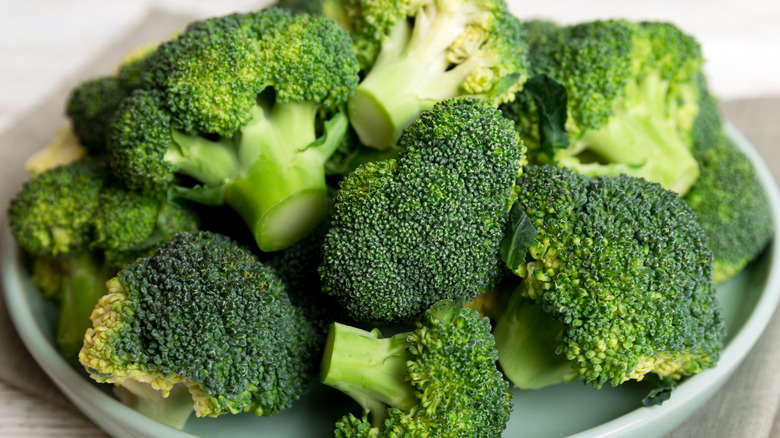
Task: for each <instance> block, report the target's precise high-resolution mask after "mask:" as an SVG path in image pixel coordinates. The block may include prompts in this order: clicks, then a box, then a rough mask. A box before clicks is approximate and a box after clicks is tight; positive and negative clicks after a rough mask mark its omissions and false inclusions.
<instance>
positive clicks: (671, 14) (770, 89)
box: [0, 0, 780, 437]
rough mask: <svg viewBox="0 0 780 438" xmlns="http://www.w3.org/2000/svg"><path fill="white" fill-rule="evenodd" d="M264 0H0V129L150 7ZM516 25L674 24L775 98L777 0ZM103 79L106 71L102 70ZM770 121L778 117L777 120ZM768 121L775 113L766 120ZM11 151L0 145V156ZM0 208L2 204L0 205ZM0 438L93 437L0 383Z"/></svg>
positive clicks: (590, 13)
mask: <svg viewBox="0 0 780 438" xmlns="http://www.w3.org/2000/svg"><path fill="white" fill-rule="evenodd" d="M269 3H270V1H268V0H219V1H217V0H209V1H198V2H196V1H192V0H111V1H105V0H23V1H22V0H0V132H2V131H3V130H5V129H6V128H8V127H10V126H12V125H13V124H14V122H15V120H17V118H19V116H20V115H22V114H24V113H25V112H26V111H29V110H31V109H32V108H33V107H34V106H35V105H36V104H37V103H39V102H40V101H41V99H44V98H45V97H46V96H48V95H50V94H51V93H52V92H53V91H54V90H57V89H58V88H59V87H60V86H61V85H60V84H62V83H63V82H66V81H67V80H68V78H69V77H72V76H73V75H75V74H76V73H77V72H78V71H79V70H81V69H82V68H83V67H84V65H86V64H87V63H89V62H91V61H94V59H95V57H96V56H98V54H99V53H101V49H103V48H104V47H105V46H107V45H108V44H110V43H112V42H114V41H117V40H120V39H122V38H123V37H124V36H126V35H127V32H129V31H130V30H131V29H133V28H134V27H135V26H136V25H137V24H138V23H139V21H140V20H143V19H144V17H146V16H147V15H148V14H149V12H150V11H152V10H155V9H156V10H163V11H167V12H172V13H175V14H178V15H185V16H191V17H193V18H198V17H206V16H211V15H220V14H225V13H229V12H234V11H245V10H251V9H255V8H259V7H262V6H265V5H267V4H269ZM508 3H509V5H510V9H511V10H512V11H513V12H514V13H515V14H516V15H518V16H519V17H521V18H547V19H552V20H554V21H557V22H560V23H564V24H566V23H574V22H578V21H585V20H592V19H597V18H609V17H622V18H628V19H632V20H663V21H671V22H674V23H676V24H677V25H678V26H680V27H681V28H682V29H684V30H686V31H687V32H689V33H690V34H692V35H694V36H695V37H696V38H697V39H698V40H699V41H700V43H701V45H702V47H703V51H704V55H705V57H706V58H707V60H708V62H707V64H706V67H705V68H706V72H707V74H708V76H709V79H710V86H711V88H712V90H713V91H714V93H715V94H716V95H718V96H719V97H720V98H721V100H722V101H731V102H733V101H736V100H743V99H752V98H770V97H780V1H777V0H709V1H704V0H654V1H650V0H642V1H639V0H590V1H588V2H584V1H582V0H547V1H543V2H539V1H537V2H531V1H521V0H508ZM106 73H107V72H106ZM778 115H780V114H778ZM772 117H775V118H778V117H777V116H772ZM11 148H13V145H9V144H0V158H1V157H2V156H3V152H4V151H8V150H10V149H11ZM0 208H4V207H0ZM0 424H2V427H0V436H74V437H75V436H80V437H83V436H103V434H102V432H100V431H99V430H97V429H96V428H94V426H92V425H91V423H89V422H88V421H87V420H86V419H84V418H83V417H82V416H81V415H80V414H78V413H76V412H74V411H72V410H70V409H67V408H63V407H61V406H58V405H55V404H52V403H47V402H46V401H44V400H40V399H39V398H38V397H33V396H29V395H26V394H25V393H24V392H22V391H18V390H17V389H14V388H12V387H11V386H8V385H6V384H5V383H2V382H0Z"/></svg>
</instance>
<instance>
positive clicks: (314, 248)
mask: <svg viewBox="0 0 780 438" xmlns="http://www.w3.org/2000/svg"><path fill="white" fill-rule="evenodd" d="M328 192H329V193H328V199H329V201H330V204H331V207H330V210H332V204H333V201H334V200H335V197H336V189H334V188H332V187H328ZM329 229H330V219H329V218H327V219H326V220H324V221H322V222H321V223H320V225H318V226H317V228H315V229H314V231H312V232H311V234H309V235H308V236H306V238H304V239H303V240H301V241H300V242H297V243H296V244H294V245H292V246H290V247H289V248H285V249H284V250H282V251H277V252H274V253H270V254H269V257H268V258H267V259H266V260H262V259H261V260H262V261H263V263H265V264H266V265H268V266H270V267H271V268H273V269H274V272H275V273H276V274H277V275H278V276H279V278H280V279H281V280H282V282H283V283H284V285H285V287H286V288H287V294H288V295H289V296H290V301H291V302H292V304H293V305H294V306H296V307H298V308H299V309H301V310H302V311H303V312H304V314H305V315H306V317H307V318H308V319H309V321H311V323H312V324H313V325H314V326H315V327H316V329H317V332H318V333H319V334H320V335H321V336H320V342H317V344H318V348H321V347H322V346H323V345H324V344H325V338H326V336H327V334H328V330H329V328H330V324H331V323H333V322H335V321H338V322H342V323H352V322H353V321H352V320H351V319H350V318H348V317H347V316H346V315H345V313H344V311H343V309H341V307H340V306H339V305H338V303H337V302H336V301H335V300H333V298H332V297H331V296H329V295H327V294H326V293H324V292H323V290H322V281H321V280H320V276H319V273H318V271H317V270H318V268H319V266H320V264H321V263H322V244H323V242H324V240H325V235H326V234H327V233H328V230H329ZM318 351H319V350H318Z"/></svg>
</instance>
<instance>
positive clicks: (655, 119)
mask: <svg viewBox="0 0 780 438" xmlns="http://www.w3.org/2000/svg"><path fill="white" fill-rule="evenodd" d="M669 85H670V84H669V81H664V80H662V79H661V77H660V76H659V75H658V73H657V72H653V73H649V74H647V75H646V76H645V77H644V78H642V79H641V80H639V81H631V82H629V83H627V84H626V86H625V89H624V92H625V95H624V97H623V98H622V99H621V100H620V101H619V104H616V105H615V109H614V114H613V115H612V117H610V118H609V119H608V121H607V123H606V125H604V126H602V127H601V128H599V129H595V130H589V131H586V132H585V133H584V135H583V136H582V138H580V139H579V140H578V141H575V142H574V143H573V144H572V147H571V148H569V149H568V150H567V151H566V152H565V153H561V154H559V155H558V163H559V164H561V165H562V166H564V167H569V168H571V169H574V170H576V171H578V172H580V173H582V174H585V175H611V176H617V175H620V174H628V175H633V176H636V177H641V178H645V179H648V180H652V181H656V182H659V183H661V185H663V186H664V187H665V188H667V189H669V190H672V191H674V192H677V193H685V192H686V191H687V190H688V189H689V188H690V187H691V185H692V184H693V183H694V181H696V178H697V177H698V175H699V165H698V163H697V162H696V160H695V159H694V157H693V155H692V154H691V152H690V146H691V145H690V144H689V143H686V141H684V137H683V136H681V135H680V133H679V129H680V127H679V126H677V123H676V120H675V119H674V118H672V117H670V114H669V109H668V103H667V102H666V101H665V100H666V96H667V95H668V94H669V90H668V88H669ZM583 152H587V153H590V154H595V156H596V157H598V158H597V159H598V162H595V163H593V162H587V161H583V160H582V159H581V158H580V154H582V153H583ZM605 162H606V163H610V164H609V165H604V163H605Z"/></svg>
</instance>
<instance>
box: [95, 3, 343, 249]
mask: <svg viewBox="0 0 780 438" xmlns="http://www.w3.org/2000/svg"><path fill="white" fill-rule="evenodd" d="M144 65H145V71H144V73H143V75H142V78H141V80H140V81H141V83H142V84H143V86H142V88H141V89H139V90H136V91H135V92H134V93H133V94H132V95H131V96H130V97H128V98H127V99H125V101H123V104H122V106H121V107H120V109H119V111H118V113H117V115H116V118H115V120H114V122H113V124H112V126H111V133H110V136H109V140H110V144H111V147H112V150H113V153H112V168H113V170H114V172H115V173H116V174H117V175H119V177H120V178H121V180H122V181H123V182H124V183H125V184H127V185H128V186H130V187H132V188H137V189H142V190H147V191H148V190H154V189H155V187H159V186H160V185H164V184H169V183H171V182H173V181H174V180H176V181H177V185H179V186H180V188H181V189H182V190H183V192H184V193H186V195H185V196H186V197H188V198H189V199H193V200H196V201H198V202H203V203H210V204H220V203H225V204H227V205H229V206H230V207H232V208H233V209H234V210H236V211H237V212H238V213H239V214H240V215H241V217H242V218H243V219H244V221H245V222H246V223H247V224H248V225H249V228H250V229H251V230H252V232H253V234H254V235H255V238H256V240H257V243H258V246H259V247H260V248H261V249H262V250H264V251H273V250H278V249H282V248H284V247H287V246H289V245H291V244H292V243H295V242H296V241H298V240H300V239H301V238H303V237H304V236H305V235H306V234H307V233H308V232H310V231H311V230H312V229H313V228H314V227H316V225H317V224H318V223H319V222H320V221H321V220H322V219H323V218H324V217H325V215H326V214H327V189H326V186H325V170H324V164H325V162H326V161H327V159H328V158H329V157H330V155H331V154H333V152H334V151H335V150H336V148H337V147H338V145H339V144H340V142H341V139H342V137H343V135H344V133H345V131H346V128H347V125H348V123H347V120H346V116H345V114H344V113H343V112H342V111H341V110H340V108H341V107H342V106H343V105H344V103H345V102H346V101H347V98H348V97H349V96H350V95H351V94H352V92H353V91H354V88H355V86H356V84H357V80H358V76H357V61H356V60H355V57H354V54H353V53H352V50H351V46H350V40H349V36H348V34H347V33H346V32H345V31H344V30H342V29H341V28H340V27H339V26H338V25H337V24H336V23H335V22H333V21H332V20H330V19H328V18H325V17H313V16H310V15H307V14H292V13H291V12H288V11H285V10H282V9H278V8H270V9H266V10H263V11H260V12H255V13H247V14H233V15H228V16H224V17H215V18H211V19H207V20H204V21H200V22H196V23H193V24H191V25H190V26H189V27H188V28H187V29H186V30H185V31H184V32H183V33H182V34H180V35H179V36H178V37H177V38H176V39H173V40H171V41H168V42H165V43H163V44H162V45H160V47H158V48H157V49H156V50H155V51H154V52H153V53H152V54H150V55H149V56H148V57H147V58H146V61H145V63H144ZM182 177H183V178H184V179H185V180H186V178H189V179H190V180H194V184H195V187H193V185H192V184H186V183H185V182H181V183H180V180H181V179H182Z"/></svg>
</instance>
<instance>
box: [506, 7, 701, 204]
mask: <svg viewBox="0 0 780 438" xmlns="http://www.w3.org/2000/svg"><path fill="white" fill-rule="evenodd" d="M537 31H538V29H537ZM541 32H542V34H537V35H536V37H534V38H533V39H532V40H531V41H530V44H531V46H530V48H529V58H530V63H531V66H532V71H531V73H530V75H529V76H530V77H534V76H536V75H544V76H547V77H548V78H549V79H551V80H553V81H554V82H556V83H557V84H559V85H560V86H561V87H563V88H564V89H565V94H563V95H561V94H553V96H554V97H556V98H557V100H556V101H555V102H546V104H545V105H543V106H540V105H539V102H535V101H534V99H532V98H531V97H530V96H527V95H526V96H522V95H523V94H525V93H526V91H522V92H521V93H520V95H519V96H518V97H517V99H515V103H511V104H508V105H507V106H506V107H505V109H506V113H507V116H508V117H511V118H512V119H513V120H515V122H516V124H517V129H518V130H519V132H520V133H521V135H522V136H523V140H524V141H525V142H526V143H527V145H528V148H529V151H530V152H529V161H531V162H532V163H536V164H545V163H547V164H556V165H560V166H564V167H569V168H572V169H574V170H576V171H578V172H580V173H583V174H586V175H589V176H599V175H613V176H614V175H619V174H627V175H631V176H637V177H642V178H645V179H647V180H650V181H654V182H658V183H660V184H661V185H663V186H664V187H665V188H667V189H669V190H673V191H676V192H678V193H685V192H686V191H687V190H688V189H689V188H690V186H691V185H692V184H693V182H694V181H695V180H696V177H697V176H698V164H697V162H696V160H695V158H694V157H693V155H692V154H691V147H692V143H693V134H692V130H693V121H694V119H695V118H696V114H697V113H698V100H699V94H698V86H697V80H696V78H697V76H698V72H699V70H700V69H701V65H702V63H703V58H702V55H701V51H700V48H699V45H698V43H697V42H696V40H695V39H693V38H692V37H691V36H689V35H686V34H684V33H683V32H682V31H681V30H680V29H678V28H677V27H675V26H673V25H671V24H668V23H655V22H652V23H651V22H643V23H632V22H628V21H625V20H604V21H593V22H588V23H580V24H576V25H572V26H564V27H559V28H557V29H555V28H552V27H546V28H544V29H543V30H541ZM540 35H541V36H540ZM561 106H565V107H566V108H567V115H568V117H567V118H566V119H565V120H563V122H562V123H560V124H556V125H555V126H554V128H555V130H556V131H557V132H558V133H559V134H560V135H562V136H564V137H565V138H566V139H568V141H567V142H547V141H545V136H543V135H540V133H539V132H537V131H536V130H535V129H532V128H533V126H535V125H537V126H539V129H542V127H541V125H540V123H542V122H544V120H545V117H544V116H540V114H538V113H539V112H540V111H547V110H549V109H550V108H553V109H555V108H558V107H561Z"/></svg>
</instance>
